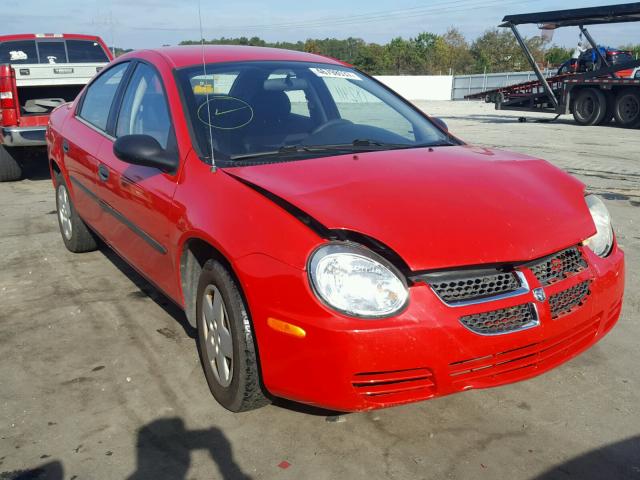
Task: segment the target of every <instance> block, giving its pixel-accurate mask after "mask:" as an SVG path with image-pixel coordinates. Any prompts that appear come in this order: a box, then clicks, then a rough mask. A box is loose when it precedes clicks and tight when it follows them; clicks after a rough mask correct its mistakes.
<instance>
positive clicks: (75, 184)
mask: <svg viewBox="0 0 640 480" xmlns="http://www.w3.org/2000/svg"><path fill="white" fill-rule="evenodd" d="M128 68H129V62H125V63H119V64H117V65H114V66H113V67H111V68H109V69H108V70H105V71H104V72H103V73H102V74H100V76H98V77H97V78H96V79H95V80H94V81H93V82H92V83H91V84H90V85H89V86H88V87H87V90H86V91H85V93H84V95H83V97H82V99H81V100H80V102H79V104H78V107H77V110H76V114H75V115H73V116H72V117H71V118H69V120H67V122H66V123H65V124H64V129H63V133H62V135H63V138H64V139H63V150H64V156H65V158H64V163H65V166H66V170H67V172H68V174H69V180H70V182H71V185H70V188H71V190H72V194H73V198H74V204H75V207H76V209H77V210H78V213H79V214H80V216H81V217H82V218H83V219H84V220H85V221H87V222H89V223H90V224H91V226H92V227H93V228H95V229H96V230H98V232H99V233H101V234H102V235H105V236H106V234H107V233H108V225H105V221H107V220H108V219H106V217H105V215H104V211H103V209H102V208H101V206H100V203H99V198H98V196H97V192H96V188H97V183H98V160H97V158H96V155H97V153H98V150H99V148H100V145H101V144H102V143H103V142H105V141H109V140H110V139H111V138H112V137H111V136H110V135H109V134H108V133H106V132H107V123H108V120H109V114H110V112H111V110H112V108H111V107H112V104H113V103H114V102H113V101H114V99H115V98H116V94H117V92H118V89H119V88H120V86H121V83H122V81H123V79H124V78H125V75H126V73H127V69H128Z"/></svg>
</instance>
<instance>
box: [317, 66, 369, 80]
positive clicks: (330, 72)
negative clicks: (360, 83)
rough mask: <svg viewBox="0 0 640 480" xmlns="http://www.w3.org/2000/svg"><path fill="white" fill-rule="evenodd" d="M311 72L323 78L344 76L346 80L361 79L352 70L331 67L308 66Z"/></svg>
mask: <svg viewBox="0 0 640 480" xmlns="http://www.w3.org/2000/svg"><path fill="white" fill-rule="evenodd" d="M309 70H311V71H312V72H313V73H315V74H316V75H317V76H318V77H325V78H344V79H346V80H362V78H360V77H359V76H358V75H356V74H355V73H354V72H347V71H345V70H335V69H333V68H315V67H312V68H309Z"/></svg>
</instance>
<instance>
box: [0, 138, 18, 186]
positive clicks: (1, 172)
mask: <svg viewBox="0 0 640 480" xmlns="http://www.w3.org/2000/svg"><path fill="white" fill-rule="evenodd" d="M16 157H17V155H16V151H15V149H12V148H11V147H5V146H4V145H1V144H0V182H13V181H15V180H20V178H21V177H22V167H21V166H20V164H19V163H18V160H17V159H16Z"/></svg>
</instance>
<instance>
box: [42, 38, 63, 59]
mask: <svg viewBox="0 0 640 480" xmlns="http://www.w3.org/2000/svg"><path fill="white" fill-rule="evenodd" d="M38 53H39V55H40V63H51V64H55V63H67V49H66V48H65V46H64V40H60V41H46V42H38Z"/></svg>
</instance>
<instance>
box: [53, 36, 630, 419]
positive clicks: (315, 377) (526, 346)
mask: <svg viewBox="0 0 640 480" xmlns="http://www.w3.org/2000/svg"><path fill="white" fill-rule="evenodd" d="M47 143H48V147H49V150H48V153H49V159H50V162H51V163H50V164H51V175H52V178H53V183H54V186H55V191H56V201H57V203H56V205H57V214H58V221H59V225H60V232H61V235H62V240H63V242H64V244H65V246H66V247H67V248H68V249H69V250H70V251H72V252H78V253H80V252H86V251H90V250H93V249H95V248H97V243H96V236H100V237H102V238H103V239H104V240H105V241H106V242H107V244H108V245H110V246H111V247H112V248H114V249H115V250H116V251H117V252H118V253H119V254H120V255H121V256H122V257H123V258H124V259H126V260H127V261H128V262H130V263H131V264H132V265H133V266H134V267H135V269H136V270H137V271H138V272H140V273H141V274H143V275H145V276H146V277H147V278H148V279H149V280H150V281H151V282H152V283H153V284H154V285H156V286H157V287H158V288H159V289H161V290H162V291H164V292H165V293H166V295H167V296H168V297H169V298H171V299H172V300H173V301H174V302H175V303H176V304H177V305H179V306H180V307H181V308H183V309H184V310H185V313H186V317H187V319H188V321H189V322H190V324H191V325H192V326H193V327H195V328H196V329H197V332H198V333H197V335H198V348H199V352H200V357H201V360H202V365H203V368H204V374H205V378H206V380H207V382H208V384H209V387H210V389H211V392H212V394H213V396H214V397H215V398H216V399H217V400H218V401H219V402H220V403H221V404H222V405H223V406H224V407H225V408H227V409H229V410H232V411H241V410H248V409H251V408H256V407H258V406H260V405H263V404H264V403H266V401H267V399H268V398H269V397H270V396H276V397H284V398H287V399H291V400H295V401H299V402H304V403H308V404H311V405H315V406H322V407H325V408H330V409H334V410H344V411H357V410H370V409H374V408H382V407H388V406H392V405H398V404H402V403H407V402H415V401H419V400H425V399H428V398H433V397H436V396H442V395H448V394H451V393H456V392H461V391H465V390H468V389H471V388H485V387H492V386H497V385H503V384H506V383H511V382H515V381H517V380H523V379H526V378H530V377H533V376H535V375H538V374H540V373H542V372H545V371H547V370H550V369H551V368H554V367H556V366H558V365H560V364H562V363H564V362H565V361H567V360H569V359H570V358H572V357H574V356H575V355H578V354H579V353H580V352H582V351H584V350H586V349H587V348H589V347H590V346H591V345H593V344H594V343H596V342H597V341H599V340H600V339H601V338H602V337H603V336H604V335H605V334H606V333H607V332H608V331H610V330H611V329H612V328H613V326H614V324H615V323H616V321H617V320H618V317H619V315H620V308H621V305H622V295H623V291H624V254H623V252H622V250H621V249H620V248H619V247H618V245H617V243H616V240H615V236H614V233H613V230H612V228H611V218H610V215H609V213H608V211H607V209H606V207H605V205H604V203H603V202H602V200H600V199H599V198H598V197H596V196H594V195H589V194H588V192H585V187H584V185H583V184H581V183H580V182H579V181H578V180H576V179H575V178H573V177H571V176H570V175H568V174H566V173H564V172H562V171H560V170H559V169H557V168H556V167H554V166H552V165H550V164H549V163H547V162H545V161H543V160H539V159H534V158H530V157H525V156H523V155H520V154H516V153H510V152H504V151H497V150H491V149H487V148H474V147H472V146H469V145H465V144H464V143H463V142H462V141H461V140H459V139H457V138H456V137H454V136H453V135H451V134H450V133H449V131H448V130H447V128H446V125H444V123H443V122H442V121H437V120H436V119H433V118H431V117H429V116H427V115H425V114H424V113H423V112H422V111H420V110H419V109H417V108H416V107H415V106H413V105H412V104H411V103H410V102H408V101H406V100H404V99H402V98H401V97H399V96H398V95H396V94H395V93H394V92H392V91H391V90H389V89H388V88H387V87H385V86H384V85H383V84H381V83H380V82H378V81H376V80H375V79H373V78H371V77H368V76H367V75H366V74H364V73H362V72H360V71H358V70H356V69H353V68H351V67H350V66H348V65H346V64H344V63H342V62H339V61H337V60H333V59H330V58H328V57H323V56H319V55H313V54H310V53H305V52H293V51H289V50H282V49H269V48H258V47H239V46H230V45H227V46H207V47H200V46H191V47H187V46H185V47H170V48H163V49H157V50H144V51H138V52H133V53H130V54H126V55H124V56H122V57H119V58H118V59H117V60H116V61H115V62H113V63H112V64H110V65H109V66H108V67H107V68H106V69H105V70H104V71H103V72H101V73H100V74H99V75H98V76H97V77H96V78H95V79H94V80H93V81H92V82H91V83H90V84H89V85H88V86H87V88H86V89H85V90H84V91H83V92H82V93H81V94H80V95H79V96H78V99H77V100H76V101H75V102H73V103H72V104H69V105H65V106H64V107H62V108H58V109H56V110H55V111H54V112H53V114H52V115H51V122H50V127H49V130H48V132H47ZM214 158H215V161H214ZM98 321H99V320H98ZM160 370H161V369H160Z"/></svg>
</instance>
